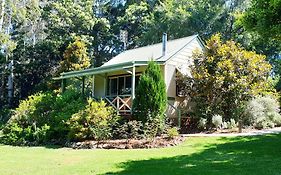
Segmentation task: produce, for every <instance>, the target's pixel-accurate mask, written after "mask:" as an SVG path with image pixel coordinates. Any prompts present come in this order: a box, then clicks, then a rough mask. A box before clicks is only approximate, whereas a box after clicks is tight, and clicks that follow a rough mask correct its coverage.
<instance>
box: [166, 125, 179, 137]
mask: <svg viewBox="0 0 281 175" xmlns="http://www.w3.org/2000/svg"><path fill="white" fill-rule="evenodd" d="M178 135H179V132H178V128H176V127H173V128H169V129H168V130H167V136H168V138H169V139H173V138H175V137H177V136H178Z"/></svg>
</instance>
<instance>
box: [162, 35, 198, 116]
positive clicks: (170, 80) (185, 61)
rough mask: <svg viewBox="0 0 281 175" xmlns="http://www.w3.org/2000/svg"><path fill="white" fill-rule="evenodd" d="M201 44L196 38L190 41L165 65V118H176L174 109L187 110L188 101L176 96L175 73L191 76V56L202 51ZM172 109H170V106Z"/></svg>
mask: <svg viewBox="0 0 281 175" xmlns="http://www.w3.org/2000/svg"><path fill="white" fill-rule="evenodd" d="M202 48H203V46H202V44H201V42H200V41H199V39H198V38H196V39H194V40H192V41H191V42H190V43H189V44H188V45H186V46H185V47H184V48H182V49H181V50H180V51H179V52H178V53H176V54H175V55H173V56H172V57H171V58H170V59H169V60H168V61H167V62H166V64H165V74H164V77H165V83H166V88H167V96H168V103H169V104H170V105H169V106H168V108H167V116H168V117H169V118H177V117H178V116H177V115H178V113H177V111H176V109H175V108H177V109H181V108H187V103H188V101H187V100H186V98H185V97H179V96H177V94H176V72H177V70H179V71H180V72H181V73H183V74H185V75H189V76H190V75H191V72H190V71H191V69H190V68H191V65H192V64H193V59H192V54H193V52H194V51H195V50H199V51H202ZM171 105H172V106H173V107H172V106H171Z"/></svg>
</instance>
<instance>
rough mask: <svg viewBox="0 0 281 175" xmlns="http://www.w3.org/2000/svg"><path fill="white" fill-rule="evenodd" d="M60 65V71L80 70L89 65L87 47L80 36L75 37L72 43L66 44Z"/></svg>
mask: <svg viewBox="0 0 281 175" xmlns="http://www.w3.org/2000/svg"><path fill="white" fill-rule="evenodd" d="M60 66H61V71H62V72H64V71H65V72H67V71H74V70H81V69H84V68H88V67H89V66H90V58H89V57H88V55H87V47H86V44H85V42H84V41H82V40H81V38H79V37H77V38H76V39H75V41H74V42H73V43H70V44H69V45H68V46H67V48H66V50H65V52H64V54H63V61H62V62H61V63H60Z"/></svg>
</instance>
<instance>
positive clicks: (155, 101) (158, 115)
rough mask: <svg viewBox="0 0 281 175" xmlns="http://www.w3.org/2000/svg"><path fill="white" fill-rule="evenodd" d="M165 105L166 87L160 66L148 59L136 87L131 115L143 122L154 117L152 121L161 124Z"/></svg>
mask: <svg viewBox="0 0 281 175" xmlns="http://www.w3.org/2000/svg"><path fill="white" fill-rule="evenodd" d="M166 105H167V95H166V87H165V82H164V79H163V77H162V74H161V68H160V66H159V65H158V64H157V63H155V62H154V61H150V62H149V64H148V67H147V69H146V71H145V73H144V74H143V75H142V76H141V77H140V81H139V84H138V86H137V88H136V98H135V99H134V102H133V115H134V116H135V117H137V119H138V120H141V121H143V123H147V122H148V121H149V120H151V118H152V119H156V120H154V122H156V121H158V122H159V124H160V125H162V126H163V125H164V123H165V115H164V113H165V110H166Z"/></svg>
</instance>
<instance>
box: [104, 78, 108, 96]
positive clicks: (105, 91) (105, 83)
mask: <svg viewBox="0 0 281 175" xmlns="http://www.w3.org/2000/svg"><path fill="white" fill-rule="evenodd" d="M103 78H104V79H103V88H104V96H107V95H109V94H107V87H106V86H107V74H104V77H103Z"/></svg>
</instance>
